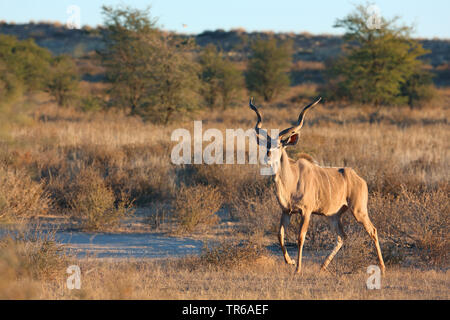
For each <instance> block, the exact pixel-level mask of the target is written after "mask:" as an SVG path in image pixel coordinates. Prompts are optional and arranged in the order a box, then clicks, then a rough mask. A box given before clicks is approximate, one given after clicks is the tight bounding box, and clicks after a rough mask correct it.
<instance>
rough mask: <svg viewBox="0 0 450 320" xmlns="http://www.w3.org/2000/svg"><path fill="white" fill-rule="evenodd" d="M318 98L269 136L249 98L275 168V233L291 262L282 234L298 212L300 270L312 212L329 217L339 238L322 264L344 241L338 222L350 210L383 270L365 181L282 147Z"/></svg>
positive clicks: (349, 171) (258, 135)
mask: <svg viewBox="0 0 450 320" xmlns="http://www.w3.org/2000/svg"><path fill="white" fill-rule="evenodd" d="M320 100H321V98H320V97H319V98H318V99H316V100H315V101H314V102H313V103H311V104H309V105H307V106H306V107H304V108H303V110H302V111H301V112H300V115H299V117H298V120H297V124H296V125H295V126H293V127H289V128H287V129H284V130H283V131H281V132H280V134H279V136H278V137H277V138H275V139H272V138H271V137H270V136H269V135H268V134H267V131H266V130H263V129H262V128H261V127H262V115H261V112H260V111H259V110H258V108H257V107H256V106H255V105H254V104H253V99H250V102H249V105H250V108H251V109H252V110H253V111H255V113H256V116H257V122H256V126H255V131H256V139H257V142H258V144H260V145H263V146H266V147H267V154H266V157H265V158H266V161H267V163H268V164H269V165H270V166H271V167H272V169H273V171H274V179H275V186H276V190H275V191H276V196H277V199H278V202H279V204H280V207H281V211H282V214H281V221H280V228H279V233H278V238H279V241H280V245H281V249H282V251H283V255H284V259H285V261H286V263H288V264H292V265H295V261H293V260H292V259H291V258H290V256H289V254H288V252H287V250H286V247H285V243H284V236H285V232H286V230H287V227H288V226H289V222H290V218H291V216H292V215H293V214H300V215H301V222H300V230H299V235H298V258H297V268H296V272H297V273H300V271H301V263H302V251H303V244H304V242H305V237H306V232H307V229H308V225H309V221H310V219H311V215H312V214H317V215H322V216H325V217H327V218H328V220H329V223H330V225H331V227H332V229H333V231H334V232H336V233H337V242H336V245H335V247H334V248H333V250H332V252H331V253H330V254H329V255H328V257H327V258H326V259H325V261H324V263H323V264H322V270H325V269H326V268H327V266H328V265H329V263H330V262H331V260H332V259H333V258H334V256H335V255H336V253H337V252H338V251H339V249H340V248H341V247H342V245H343V243H344V239H345V238H346V234H345V233H344V229H343V227H342V222H341V217H342V215H343V214H344V213H345V212H347V211H350V212H352V214H353V216H354V217H355V219H356V220H357V221H358V222H359V223H361V224H362V225H363V226H364V228H365V230H366V231H367V232H368V234H369V235H370V237H371V238H372V239H373V241H374V244H375V248H376V251H377V255H378V260H379V264H380V268H381V271H382V273H383V274H384V271H385V266H384V262H383V257H382V254H381V249H380V244H379V241H378V234H377V229H376V228H375V227H374V226H373V224H372V222H371V221H370V219H369V215H368V211H367V200H368V190H367V183H366V182H365V181H364V179H362V178H361V177H359V176H358V175H357V174H356V172H355V171H354V170H353V169H351V168H329V167H321V166H319V165H318V164H317V163H315V162H314V161H313V160H312V158H311V157H309V156H307V155H303V156H301V157H300V158H299V159H297V160H296V161H295V160H293V159H290V158H289V157H288V155H287V153H286V150H285V149H286V148H287V147H289V146H293V145H296V144H297V142H298V141H299V137H300V129H301V128H302V126H303V123H304V118H305V114H306V112H307V111H308V110H309V109H310V108H311V107H313V106H315V105H316V104H317V103H319V101H320Z"/></svg>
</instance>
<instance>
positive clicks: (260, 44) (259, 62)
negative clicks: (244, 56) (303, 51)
mask: <svg viewBox="0 0 450 320" xmlns="http://www.w3.org/2000/svg"><path fill="white" fill-rule="evenodd" d="M291 64H292V43H291V42H290V41H285V42H282V43H277V40H276V39H274V38H271V39H269V40H261V39H260V40H257V41H255V42H254V43H253V44H252V45H251V55H250V59H249V61H248V69H247V75H246V82H247V88H248V89H249V90H250V91H252V92H254V93H256V94H258V95H260V96H262V97H264V100H265V101H271V100H272V99H273V98H275V97H276V96H277V95H278V94H279V93H280V92H281V91H283V90H284V89H286V88H287V87H289V84H290V78H289V74H288V72H289V70H290V68H291Z"/></svg>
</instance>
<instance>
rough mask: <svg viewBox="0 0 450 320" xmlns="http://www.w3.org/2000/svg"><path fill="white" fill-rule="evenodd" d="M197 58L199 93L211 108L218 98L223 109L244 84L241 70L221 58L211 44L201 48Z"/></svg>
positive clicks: (219, 53) (220, 54)
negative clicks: (200, 82)
mask: <svg viewBox="0 0 450 320" xmlns="http://www.w3.org/2000/svg"><path fill="white" fill-rule="evenodd" d="M199 60H200V66H201V75H200V78H201V80H202V81H203V86H202V89H201V94H202V96H203V98H204V100H205V101H206V104H207V105H208V107H210V108H213V107H215V105H216V103H217V99H218V98H220V100H221V101H220V102H221V106H222V108H223V109H225V108H226V107H228V106H229V104H230V103H231V102H232V100H233V99H234V97H235V96H236V94H237V92H238V91H239V90H241V89H242V87H243V85H244V78H243V76H242V72H241V71H239V70H238V69H237V68H236V66H235V65H234V64H233V63H232V62H231V61H229V60H227V59H225V58H223V57H222V53H221V52H218V51H217V49H216V47H215V46H214V45H212V44H210V45H208V46H206V47H205V48H204V49H203V51H202V53H201V55H200V58H199Z"/></svg>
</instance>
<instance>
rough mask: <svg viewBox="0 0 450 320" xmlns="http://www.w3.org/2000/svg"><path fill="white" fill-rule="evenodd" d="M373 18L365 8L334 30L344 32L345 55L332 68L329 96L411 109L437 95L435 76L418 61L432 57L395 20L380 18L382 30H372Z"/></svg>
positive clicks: (336, 25) (342, 21) (357, 10)
mask: <svg viewBox="0 0 450 320" xmlns="http://www.w3.org/2000/svg"><path fill="white" fill-rule="evenodd" d="M369 19H370V13H369V12H368V11H367V9H366V8H365V7H364V6H362V5H361V6H358V7H357V9H356V12H354V13H352V14H350V15H348V16H347V17H345V18H344V19H338V20H337V22H336V24H335V27H339V28H345V29H346V34H345V37H344V39H345V40H346V45H345V47H344V55H342V56H341V57H339V58H337V59H336V60H334V61H332V62H331V63H329V65H328V72H327V75H328V83H327V85H326V86H325V91H326V92H325V95H326V96H327V97H328V98H331V99H345V100H349V101H354V102H359V103H371V104H375V105H382V104H389V105H393V104H409V105H410V106H411V107H413V106H414V105H416V104H417V103H418V102H420V101H423V100H430V99H431V98H432V96H433V94H434V91H433V90H432V87H431V84H432V82H431V75H430V73H429V72H427V71H426V70H425V63H424V62H423V61H422V60H420V59H419V58H420V57H422V56H423V55H425V54H427V53H429V51H428V50H425V49H424V48H423V47H422V45H421V44H420V43H418V42H417V41H414V40H412V39H411V38H410V33H411V31H412V28H411V27H408V26H397V25H396V24H395V22H396V19H395V18H394V19H392V20H386V19H384V18H380V25H379V27H378V28H369V27H368V26H367V21H369Z"/></svg>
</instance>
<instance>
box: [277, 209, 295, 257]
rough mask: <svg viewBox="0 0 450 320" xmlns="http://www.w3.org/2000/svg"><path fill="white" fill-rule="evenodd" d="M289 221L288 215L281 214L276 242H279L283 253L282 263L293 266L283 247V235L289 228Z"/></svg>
mask: <svg viewBox="0 0 450 320" xmlns="http://www.w3.org/2000/svg"><path fill="white" fill-rule="evenodd" d="M290 221H291V216H290V215H289V213H283V214H282V215H281V221H280V230H279V232H278V240H279V241H280V246H281V250H282V251H283V256H284V261H286V263H287V264H295V261H294V260H292V259H291V257H289V253H288V252H287V250H286V246H285V245H284V234H285V232H286V230H287V228H288V226H289V222H290Z"/></svg>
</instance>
